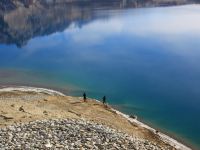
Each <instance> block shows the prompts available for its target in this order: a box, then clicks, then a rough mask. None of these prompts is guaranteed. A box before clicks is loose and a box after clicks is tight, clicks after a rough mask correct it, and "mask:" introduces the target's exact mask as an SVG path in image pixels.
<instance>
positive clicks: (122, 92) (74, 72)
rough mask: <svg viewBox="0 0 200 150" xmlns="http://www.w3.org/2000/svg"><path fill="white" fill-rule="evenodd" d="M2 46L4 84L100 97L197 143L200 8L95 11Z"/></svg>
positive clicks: (0, 70)
mask: <svg viewBox="0 0 200 150" xmlns="http://www.w3.org/2000/svg"><path fill="white" fill-rule="evenodd" d="M92 13H93V17H91V18H90V19H88V20H86V21H85V20H82V19H78V20H74V21H71V22H70V23H69V25H68V26H66V27H65V28H64V30H60V29H59V30H57V31H55V32H53V33H51V34H46V35H41V36H35V37H33V38H31V39H29V40H28V42H27V43H26V44H25V45H22V46H16V45H15V43H13V44H10V45H7V44H5V43H1V44H0V84H1V85H13V84H14V85H15V84H16V85H35V86H42V87H50V88H53V89H59V90H61V91H63V92H65V93H66V94H70V95H75V96H80V95H82V93H83V92H84V91H85V92H86V93H87V95H88V96H89V97H93V98H97V99H101V98H102V97H103V96H104V95H106V96H107V99H108V103H110V104H112V105H114V106H115V107H117V108H119V109H120V110H121V111H123V112H125V113H128V114H137V115H138V116H139V118H140V119H141V120H144V121H145V122H147V123H149V124H151V125H152V126H154V127H157V128H159V129H161V130H164V131H166V132H168V133H170V134H172V135H175V137H176V138H178V139H181V140H183V141H184V142H186V143H188V144H189V145H193V146H196V147H197V148H200V119H199V117H198V116H199V115H200V67H199V64H200V6H199V5H188V6H179V7H166V8H144V9H142V8H140V9H127V10H98V11H94V12H92Z"/></svg>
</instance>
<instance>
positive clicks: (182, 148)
mask: <svg viewBox="0 0 200 150" xmlns="http://www.w3.org/2000/svg"><path fill="white" fill-rule="evenodd" d="M112 110H113V111H115V112H116V113H117V114H119V115H122V116H123V117H125V118H126V119H127V120H129V121H130V122H133V123H136V124H137V125H139V126H140V127H143V128H146V129H148V130H150V131H152V132H154V133H155V134H157V135H158V136H159V137H160V138H161V140H162V141H164V142H165V143H168V144H170V145H171V146H173V147H175V148H176V149H178V150H192V149H191V148H189V147H187V146H185V145H183V144H182V143H179V142H178V141H177V140H175V139H173V138H171V137H169V136H168V135H166V134H164V133H161V132H158V133H156V130H155V129H153V128H151V127H150V126H148V125H146V124H144V123H142V122H140V121H138V120H137V119H133V118H130V117H129V116H128V115H126V114H124V113H122V112H120V111H117V110H115V109H113V108H112Z"/></svg>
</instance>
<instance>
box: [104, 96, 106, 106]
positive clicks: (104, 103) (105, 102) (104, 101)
mask: <svg viewBox="0 0 200 150" xmlns="http://www.w3.org/2000/svg"><path fill="white" fill-rule="evenodd" d="M103 104H104V105H105V104H106V96H104V97H103Z"/></svg>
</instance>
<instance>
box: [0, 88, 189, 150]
mask: <svg viewBox="0 0 200 150" xmlns="http://www.w3.org/2000/svg"><path fill="white" fill-rule="evenodd" d="M81 100H82V98H75V97H69V96H65V95H64V94H62V93H60V92H57V91H53V90H49V89H42V88H33V87H7V88H3V89H0V103H1V105H5V106H4V107H6V108H5V109H4V108H0V125H4V126H1V128H0V149H14V148H18V149H133V150H165V149H167V150H176V149H177V150H190V148H188V147H186V146H185V145H183V144H181V143H179V142H177V141H176V140H174V139H173V138H171V137H169V136H167V135H165V134H163V133H160V132H159V133H158V132H156V130H155V129H153V128H151V127H149V126H147V125H146V124H144V123H142V122H139V121H138V120H137V119H136V118H131V117H130V116H128V115H126V114H123V113H121V112H119V111H117V110H115V109H113V108H111V107H109V106H107V107H104V105H102V104H101V103H100V102H98V101H97V100H88V102H87V103H84V102H81ZM21 105H22V106H21ZM23 106H24V107H25V108H23ZM9 107H10V108H9ZM22 110H23V111H22ZM6 111H7V112H6ZM87 111H88V112H87ZM95 111H96V112H95ZM122 130H123V131H122Z"/></svg>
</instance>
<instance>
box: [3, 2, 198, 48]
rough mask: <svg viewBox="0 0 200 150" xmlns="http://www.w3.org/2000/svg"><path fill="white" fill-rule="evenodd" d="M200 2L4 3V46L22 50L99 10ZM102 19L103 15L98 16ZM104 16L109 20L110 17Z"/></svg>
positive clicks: (93, 14)
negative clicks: (32, 40) (30, 43)
mask: <svg viewBox="0 0 200 150" xmlns="http://www.w3.org/2000/svg"><path fill="white" fill-rule="evenodd" d="M191 3H198V1H197V0H0V43H4V44H16V45H17V46H18V47H21V46H23V45H25V44H26V43H27V41H28V40H29V39H31V38H33V37H36V36H42V35H48V34H51V33H54V32H57V31H63V30H64V29H65V28H67V27H68V26H69V25H70V24H71V23H72V22H74V23H76V24H77V25H78V26H81V25H83V24H85V23H87V22H89V21H91V20H94V18H96V17H97V15H96V13H95V10H99V9H108V10H114V9H124V8H137V7H155V6H172V5H183V4H191ZM98 17H100V16H98ZM101 17H106V14H104V16H101Z"/></svg>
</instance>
